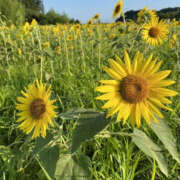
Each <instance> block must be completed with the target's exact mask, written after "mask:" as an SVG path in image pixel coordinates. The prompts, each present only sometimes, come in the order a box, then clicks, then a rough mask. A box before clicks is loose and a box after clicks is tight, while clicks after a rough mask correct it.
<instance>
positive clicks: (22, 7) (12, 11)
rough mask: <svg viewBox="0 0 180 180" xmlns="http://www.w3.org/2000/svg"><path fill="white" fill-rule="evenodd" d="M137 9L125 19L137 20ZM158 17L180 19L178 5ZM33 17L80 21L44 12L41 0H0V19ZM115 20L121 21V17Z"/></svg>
mask: <svg viewBox="0 0 180 180" xmlns="http://www.w3.org/2000/svg"><path fill="white" fill-rule="evenodd" d="M138 12H139V10H138V11H134V10H130V11H127V12H126V13H125V17H126V19H127V20H133V21H136V20H137V13H138ZM156 12H157V15H158V16H159V18H160V19H162V18H163V19H170V20H172V19H173V18H175V19H176V20H180V7H175V8H165V9H161V10H159V11H156ZM33 19H36V21H37V22H38V23H39V24H42V25H45V24H57V23H63V24H64V23H80V21H79V20H78V19H74V18H69V17H68V15H67V14H65V13H62V14H60V13H58V12H56V11H55V10H53V9H50V10H49V11H48V12H46V13H45V11H44V5H43V2H42V0H0V20H3V22H4V21H6V23H7V24H15V25H22V24H24V22H25V21H26V22H31V21H32V20H33ZM116 21H123V19H122V17H120V18H117V19H116Z"/></svg>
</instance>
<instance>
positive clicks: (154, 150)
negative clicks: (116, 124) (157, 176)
mask: <svg viewBox="0 0 180 180" xmlns="http://www.w3.org/2000/svg"><path fill="white" fill-rule="evenodd" d="M132 135H133V136H132V141H133V142H134V143H135V144H136V145H137V146H138V147H139V149H141V150H142V151H143V152H144V153H145V154H146V155H148V156H150V157H152V158H153V159H155V160H156V161H157V163H158V165H159V168H160V170H161V171H162V172H163V173H164V174H165V175H166V176H168V170H167V164H166V161H165V159H164V156H163V154H162V153H161V151H162V150H161V148H160V147H159V146H158V145H157V144H155V143H154V142H153V141H152V140H151V139H150V138H149V137H148V136H146V134H145V133H144V132H142V131H140V130H138V129H136V128H135V129H134V132H133V134H132Z"/></svg>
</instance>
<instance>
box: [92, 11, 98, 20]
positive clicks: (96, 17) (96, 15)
mask: <svg viewBox="0 0 180 180" xmlns="http://www.w3.org/2000/svg"><path fill="white" fill-rule="evenodd" d="M99 16H100V14H99V13H97V14H95V15H94V16H93V18H92V19H94V20H98V19H99Z"/></svg>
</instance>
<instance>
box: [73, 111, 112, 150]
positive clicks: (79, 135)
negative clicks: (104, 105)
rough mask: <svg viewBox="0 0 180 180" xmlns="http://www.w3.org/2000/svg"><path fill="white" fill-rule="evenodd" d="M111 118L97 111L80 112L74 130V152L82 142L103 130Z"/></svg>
mask: <svg viewBox="0 0 180 180" xmlns="http://www.w3.org/2000/svg"><path fill="white" fill-rule="evenodd" d="M108 123H109V120H108V119H106V118H105V115H104V114H102V113H99V112H96V111H88V110H87V111H85V112H82V113H80V114H79V119H78V124H77V126H76V128H75V129H74V131H73V137H72V153H74V152H75V151H76V150H77V149H78V147H79V146H80V145H81V143H82V142H84V141H86V140H88V139H90V138H92V137H94V136H95V135H96V134H97V133H98V132H100V131H101V130H103V129H104V128H105V127H106V125H107V124H108Z"/></svg>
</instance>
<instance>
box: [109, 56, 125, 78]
mask: <svg viewBox="0 0 180 180" xmlns="http://www.w3.org/2000/svg"><path fill="white" fill-rule="evenodd" d="M109 64H110V66H111V68H112V69H114V71H116V72H117V73H119V74H120V75H121V76H126V75H127V73H126V71H125V70H124V69H123V67H122V66H121V65H120V64H118V63H117V62H116V61H114V60H113V59H109Z"/></svg>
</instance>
